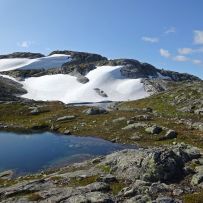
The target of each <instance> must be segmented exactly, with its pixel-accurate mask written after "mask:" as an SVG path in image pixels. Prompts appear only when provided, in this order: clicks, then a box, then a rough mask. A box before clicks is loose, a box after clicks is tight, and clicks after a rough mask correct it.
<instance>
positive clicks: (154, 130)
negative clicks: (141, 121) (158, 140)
mask: <svg viewBox="0 0 203 203" xmlns="http://www.w3.org/2000/svg"><path fill="white" fill-rule="evenodd" d="M145 131H146V132H147V133H150V134H159V133H160V132H161V131H162V128H161V127H159V126H156V125H154V126H151V127H148V128H146V129H145Z"/></svg>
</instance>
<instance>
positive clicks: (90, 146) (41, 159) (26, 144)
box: [0, 132, 126, 174]
mask: <svg viewBox="0 0 203 203" xmlns="http://www.w3.org/2000/svg"><path fill="white" fill-rule="evenodd" d="M124 148H126V146H123V145H119V144H115V143H111V142H108V141H105V140H102V139H98V138H93V137H75V136H63V135H60V136H59V135H57V134H54V133H49V132H45V133H34V134H27V135H25V134H23V135H19V134H16V133H10V132H0V171H4V170H8V169H13V170H15V171H16V173H17V174H23V173H33V172H37V171H40V170H42V169H45V168H48V167H55V166H61V165H64V164H67V163H74V162H78V161H83V160H85V159H88V158H91V157H92V156H97V155H105V154H108V153H111V152H113V151H116V150H121V149H124Z"/></svg>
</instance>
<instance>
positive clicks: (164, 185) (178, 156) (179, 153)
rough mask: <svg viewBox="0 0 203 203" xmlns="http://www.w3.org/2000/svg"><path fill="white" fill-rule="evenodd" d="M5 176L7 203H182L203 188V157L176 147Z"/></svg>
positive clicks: (1, 195)
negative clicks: (18, 175)
mask: <svg viewBox="0 0 203 203" xmlns="http://www.w3.org/2000/svg"><path fill="white" fill-rule="evenodd" d="M0 176H1V178H2V180H1V182H2V181H3V182H4V184H2V186H1V188H0V199H1V202H33V201H36V202H69V203H76V202H77V203H79V202H80V203H82V202H87V203H89V202H95V203H96V202H126V203H127V202H128V203H134V202H137V203H138V202H139V203H146V202H153V203H176V202H177V203H179V202H182V200H181V199H183V200H187V194H190V193H193V192H195V191H199V190H200V188H203V157H202V154H201V152H200V150H199V149H198V148H196V147H191V146H189V145H186V144H175V145H174V146H163V147H154V148H146V149H143V148H140V149H129V150H123V151H119V152H115V153H113V154H110V155H107V156H105V157H98V158H95V159H93V160H90V161H86V162H83V163H80V164H74V165H72V166H68V167H65V168H61V169H60V170H56V171H49V172H44V173H40V174H37V175H33V176H26V177H19V178H17V179H10V180H7V176H9V173H7V174H6V173H3V174H0ZM185 195H186V196H185ZM191 202H192V201H191ZM196 202H197V201H196Z"/></svg>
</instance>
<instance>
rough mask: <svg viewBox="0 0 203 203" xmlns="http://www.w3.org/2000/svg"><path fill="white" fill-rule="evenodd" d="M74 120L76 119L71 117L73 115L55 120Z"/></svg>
mask: <svg viewBox="0 0 203 203" xmlns="http://www.w3.org/2000/svg"><path fill="white" fill-rule="evenodd" d="M75 118H76V116H73V115H71V116H63V117H59V118H57V119H56V121H69V120H73V119H75Z"/></svg>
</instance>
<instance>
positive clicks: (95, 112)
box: [83, 107, 108, 115]
mask: <svg viewBox="0 0 203 203" xmlns="http://www.w3.org/2000/svg"><path fill="white" fill-rule="evenodd" d="M83 113H85V114H87V115H98V114H105V113H108V111H107V110H106V109H104V108H102V107H91V108H89V109H87V110H84V111H83Z"/></svg>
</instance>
